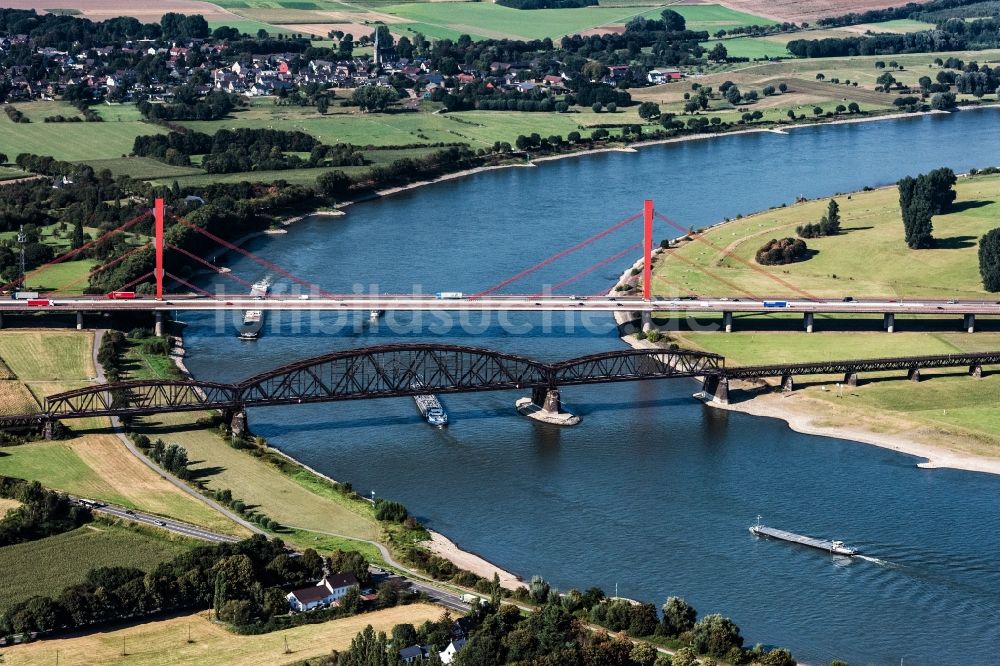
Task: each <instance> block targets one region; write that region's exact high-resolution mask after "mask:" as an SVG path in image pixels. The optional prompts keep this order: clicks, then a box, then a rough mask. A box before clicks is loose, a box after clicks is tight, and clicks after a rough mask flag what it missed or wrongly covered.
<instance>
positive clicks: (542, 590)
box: [528, 576, 551, 604]
mask: <svg viewBox="0 0 1000 666" xmlns="http://www.w3.org/2000/svg"><path fill="white" fill-rule="evenodd" d="M550 589H551V588H550V587H549V584H548V583H546V582H545V579H544V578H542V577H541V576H532V577H531V584H530V585H529V586H528V593H529V595H530V596H531V600H532V601H534V602H535V603H536V604H543V603H545V602H546V601H547V600H548V598H549V590H550Z"/></svg>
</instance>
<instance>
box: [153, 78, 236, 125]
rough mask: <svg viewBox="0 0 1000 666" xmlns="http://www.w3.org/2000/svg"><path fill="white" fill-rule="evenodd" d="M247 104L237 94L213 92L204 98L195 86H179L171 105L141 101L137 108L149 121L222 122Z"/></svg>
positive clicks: (175, 90) (220, 91)
mask: <svg viewBox="0 0 1000 666" xmlns="http://www.w3.org/2000/svg"><path fill="white" fill-rule="evenodd" d="M245 104H246V102H245V101H244V100H243V99H242V98H241V97H240V96H239V95H235V94H230V93H227V92H224V91H222V90H212V91H210V92H209V93H208V94H207V95H205V96H204V97H202V96H200V95H199V94H198V93H197V91H196V90H195V89H194V87H193V86H179V87H177V88H175V89H174V99H173V101H172V102H170V103H163V104H160V103H153V102H150V101H149V100H141V101H139V102H138V103H137V104H136V106H137V107H138V109H139V113H141V114H142V115H143V117H144V118H146V119H147V120H154V121H155V120H171V121H172V120H220V119H222V118H225V117H226V116H227V115H229V113H230V112H231V111H232V110H233V109H235V108H237V107H240V106H243V105H245Z"/></svg>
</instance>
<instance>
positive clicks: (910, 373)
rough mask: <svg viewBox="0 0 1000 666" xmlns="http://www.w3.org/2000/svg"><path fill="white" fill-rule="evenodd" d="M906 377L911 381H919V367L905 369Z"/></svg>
mask: <svg viewBox="0 0 1000 666" xmlns="http://www.w3.org/2000/svg"><path fill="white" fill-rule="evenodd" d="M906 378H907V379H909V380H910V381H911V382H919V381H920V368H910V369H909V370H907V371H906Z"/></svg>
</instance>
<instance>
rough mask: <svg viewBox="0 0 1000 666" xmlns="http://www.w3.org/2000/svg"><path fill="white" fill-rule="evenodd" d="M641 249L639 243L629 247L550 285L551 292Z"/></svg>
mask: <svg viewBox="0 0 1000 666" xmlns="http://www.w3.org/2000/svg"><path fill="white" fill-rule="evenodd" d="M641 247H642V243H641V242H639V243H636V244H635V245H630V246H629V247H627V248H625V249H624V250H622V251H621V252H619V253H617V254H615V255H612V256H610V257H608V258H607V259H602V260H601V261H598V262H597V263H596V264H594V265H593V266H591V267H590V268H587V269H585V270H582V271H580V272H579V273H577V274H576V275H574V276H573V277H570V278H566V279H565V280H563V281H562V282H560V283H558V284H554V285H552V291H553V293H554V292H557V291H559V290H560V289H562V288H563V287H565V286H566V285H568V284H571V283H573V282H576V281H577V280H579V279H580V278H582V277H584V276H586V275H590V274H591V273H593V272H594V271H596V270H597V269H598V268H601V267H602V266H607V265H608V264H610V263H613V262H615V261H618V260H619V259H621V258H622V257H624V256H625V255H627V254H629V253H631V252H635V251H636V250H638V249H640V248H641ZM536 295H539V296H540V295H541V294H536Z"/></svg>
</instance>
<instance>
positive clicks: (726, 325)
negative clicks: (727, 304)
mask: <svg viewBox="0 0 1000 666" xmlns="http://www.w3.org/2000/svg"><path fill="white" fill-rule="evenodd" d="M722 328H723V329H724V330H725V331H726V333H732V332H733V313H732V312H723V313H722Z"/></svg>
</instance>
